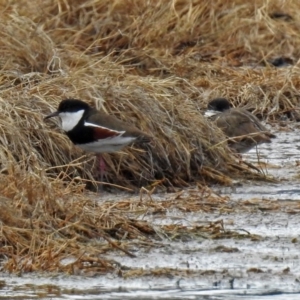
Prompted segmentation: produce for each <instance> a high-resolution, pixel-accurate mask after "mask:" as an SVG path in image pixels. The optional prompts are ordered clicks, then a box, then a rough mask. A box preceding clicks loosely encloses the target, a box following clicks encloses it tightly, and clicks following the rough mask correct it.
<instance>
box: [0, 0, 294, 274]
mask: <svg viewBox="0 0 300 300" xmlns="http://www.w3.org/2000/svg"><path fill="white" fill-rule="evenodd" d="M0 9H1V12H2V14H1V21H0V47H1V58H0V89H1V95H0V111H1V119H0V129H1V134H0V173H1V174H0V176H1V183H0V185H1V198H0V206H1V213H0V214H1V222H2V224H1V231H2V237H1V240H0V243H1V245H2V249H3V250H1V251H2V254H3V255H4V256H5V257H8V258H9V263H8V264H7V266H9V267H7V269H9V270H35V269H44V270H56V269H58V270H61V269H62V268H61V267H60V265H59V261H60V260H59V259H57V260H56V261H55V260H53V261H55V262H54V263H53V264H51V265H49V264H48V265H47V263H49V262H50V261H51V260H52V259H54V258H55V257H59V258H60V259H61V258H62V257H63V256H66V257H69V256H72V255H73V256H75V257H77V259H78V261H79V260H80V261H84V260H87V261H88V260H89V259H91V260H94V259H95V258H96V257H97V259H98V260H97V261H96V262H95V263H96V264H97V267H98V268H99V270H102V269H101V268H104V269H105V270H108V269H109V270H112V269H113V268H114V267H113V263H110V262H108V261H106V262H105V261H104V260H101V259H100V258H99V255H98V254H99V253H100V252H101V251H102V250H103V249H106V248H105V246H103V247H104V248H103V249H102V248H101V249H102V250H101V251H100V250H99V251H100V252H97V250H96V249H95V248H90V249H89V251H86V249H85V247H84V243H85V242H86V241H88V240H89V239H90V238H94V237H98V238H102V239H103V240H105V241H106V242H107V244H109V245H110V246H112V247H113V248H114V249H116V247H117V246H119V245H114V242H113V241H112V239H113V238H112V235H111V232H110V233H109V234H108V233H107V230H113V228H115V227H114V226H116V224H125V225H126V226H125V225H124V226H125V227H124V228H123V230H124V232H128V234H129V235H130V233H132V234H133V235H136V236H143V234H142V233H141V232H143V230H141V228H142V227H141V226H140V224H139V225H136V224H137V223H134V224H135V225H133V223H130V222H129V221H128V218H127V216H123V215H120V214H118V213H117V212H113V213H112V212H111V210H109V212H107V211H106V210H105V208H104V207H102V206H101V205H100V204H94V203H93V201H89V200H83V199H82V198H81V197H80V195H81V193H82V191H83V190H84V189H85V187H86V185H87V184H89V183H93V182H94V179H95V178H96V177H95V174H96V163H95V162H96V161H95V157H94V156H93V155H91V154H86V153H83V152H82V151H81V150H79V149H78V148H76V147H75V146H74V145H72V143H71V142H70V141H69V140H68V138H67V137H66V135H65V134H64V133H63V132H62V131H61V130H60V129H59V126H58V124H59V122H58V121H48V122H44V120H43V117H44V116H45V115H46V114H48V113H49V112H52V111H53V110H55V109H56V108H57V106H58V104H59V102H60V101H61V100H62V99H64V98H69V97H73V98H79V99H82V100H85V101H87V102H88V103H90V104H91V105H94V106H95V107H97V108H98V109H102V110H104V111H106V112H107V113H109V114H113V115H116V116H117V117H118V118H120V119H122V120H124V121H126V122H129V123H131V124H134V125H135V126H136V127H138V128H140V129H141V130H144V131H145V132H146V133H148V134H151V135H153V137H154V142H153V143H152V144H151V145H149V146H141V147H138V146H137V145H135V146H132V147H127V148H125V149H124V150H123V151H122V152H120V153H114V154H105V155H104V159H105V161H106V163H107V165H108V166H107V178H106V181H107V182H109V183H111V184H114V185H119V186H120V187H121V186H122V188H124V189H127V190H133V189H135V188H136V187H137V186H146V187H147V188H149V189H151V188H152V187H155V186H158V185H160V186H165V187H170V186H181V187H182V186H188V185H189V184H191V183H193V184H194V183H195V182H197V181H198V182H201V183H222V184H230V183H231V179H232V178H236V177H238V178H251V177H252V178H253V177H256V178H257V179H260V178H263V174H259V173H258V172H256V171H255V170H254V169H251V168H249V167H248V165H246V164H240V163H239V162H238V160H237V159H236V158H235V157H234V156H233V155H232V153H231V152H230V150H229V149H228V147H227V144H226V138H225V137H224V135H223V134H222V132H221V131H220V130H218V129H217V128H216V127H215V126H214V124H211V123H210V122H209V121H207V120H206V119H205V118H204V117H203V110H204V109H205V107H206V105H207V102H208V100H209V99H211V98H213V97H228V98H230V99H231V101H232V102H233V103H234V104H235V105H240V106H243V105H248V107H249V108H250V109H252V111H253V112H254V113H256V114H258V115H260V116H261V117H264V118H266V119H268V120H269V121H273V120H275V119H277V118H279V117H280V118H281V117H286V118H292V119H297V118H298V114H297V107H296V106H297V105H298V101H299V96H298V89H299V87H300V80H299V78H300V76H299V67H298V59H299V49H300V39H299V32H298V31H299V30H298V28H299V22H300V19H299V16H298V15H297V14H296V12H297V11H299V9H300V3H299V1H297V0H290V1H285V2H284V3H283V2H282V1H279V0H274V1H267V0H259V1H255V2H251V1H248V2H245V1H241V0H234V1H223V0H217V1H214V2H213V3H212V2H211V1H209V0H198V1H197V0H195V1H188V0H178V1H163V0H153V1H138V0H124V1H120V0H112V1H111V0H101V1H100V0H88V1H71V0H37V1H25V0H20V1H16V0H12V1H2V2H1V3H0ZM274 59H277V63H278V61H279V62H280V61H284V62H287V63H289V64H291V65H290V66H288V67H283V68H276V67H275V66H274V65H273V64H274ZM278 59H279V60H278ZM272 63H273V64H272ZM253 171H254V172H253ZM95 205H96V207H97V208H96V209H95V207H94V206H95ZM70 207H71V208H72V209H71V210H70V209H69V208H70ZM122 226H123V225H122ZM147 226H148V227H147ZM134 228H135V229H134ZM145 228H148V229H147V230H148V231H149V232H151V231H152V229H151V226H150V225H149V224H146V225H145ZM147 230H146V231H147ZM149 232H148V233H147V234H150V233H149ZM151 234H152V233H151ZM124 236H126V237H127V234H125V233H124ZM125 240H126V239H125ZM107 244H105V245H107ZM120 247H121V246H120ZM122 247H123V246H122ZM122 247H121V248H122ZM119 250H120V249H119ZM120 251H123V252H124V253H126V251H127V250H126V249H125V248H124V249H123V248H122V249H121V250H120ZM85 253H89V255H90V256H89V257H86V256H85V255H86V254H85ZM101 253H102V252H101ZM127 255H129V254H128V253H127ZM45 257H47V258H48V260H45ZM50 258H51V259H50ZM83 258H84V259H83ZM42 261H45V262H44V263H45V264H44V265H43V263H42ZM28 266H30V267H28ZM104 269H103V270H104Z"/></svg>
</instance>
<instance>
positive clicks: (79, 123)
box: [44, 99, 152, 181]
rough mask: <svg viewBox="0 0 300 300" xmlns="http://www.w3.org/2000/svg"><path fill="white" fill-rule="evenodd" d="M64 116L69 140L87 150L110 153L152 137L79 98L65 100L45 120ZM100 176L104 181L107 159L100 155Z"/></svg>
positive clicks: (63, 127)
mask: <svg viewBox="0 0 300 300" xmlns="http://www.w3.org/2000/svg"><path fill="white" fill-rule="evenodd" d="M52 117H60V119H61V128H62V129H63V130H64V131H65V132H66V134H67V136H68V137H69V139H70V140H71V141H72V142H73V143H74V144H75V145H76V146H78V147H80V148H81V149H83V150H85V151H87V152H95V153H110V152H116V151H119V150H121V149H122V148H123V147H125V146H127V145H129V144H131V143H133V142H141V143H148V142H150V141H151V140H152V137H151V136H150V135H148V134H146V133H144V132H142V131H141V130H139V129H137V128H135V127H134V126H132V125H130V124H127V123H124V122H122V121H120V120H119V119H117V118H116V117H114V116H111V115H107V114H105V113H104V112H101V111H98V110H96V109H94V108H92V107H91V106H90V105H89V104H87V103H86V102H83V101H81V100H77V99H65V100H62V101H61V102H60V104H59V106H58V109H57V111H55V112H53V113H51V114H49V115H48V116H46V117H45V118H44V119H45V120H46V119H49V118H52ZM99 165H100V177H101V181H103V174H104V171H105V162H104V160H103V158H102V156H101V155H99Z"/></svg>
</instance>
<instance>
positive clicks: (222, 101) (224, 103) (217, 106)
mask: <svg viewBox="0 0 300 300" xmlns="http://www.w3.org/2000/svg"><path fill="white" fill-rule="evenodd" d="M231 107H232V105H231V104H230V102H229V101H228V100H227V99H226V98H215V99H213V100H211V101H209V103H208V105H207V109H208V110H215V111H220V112H223V111H225V110H228V109H230V108H231Z"/></svg>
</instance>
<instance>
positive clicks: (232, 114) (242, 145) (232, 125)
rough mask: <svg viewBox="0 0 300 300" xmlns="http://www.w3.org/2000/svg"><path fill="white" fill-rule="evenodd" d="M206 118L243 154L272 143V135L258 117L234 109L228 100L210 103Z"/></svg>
mask: <svg viewBox="0 0 300 300" xmlns="http://www.w3.org/2000/svg"><path fill="white" fill-rule="evenodd" d="M205 116H206V117H209V118H210V119H211V120H212V121H213V122H215V124H216V125H217V127H219V128H220V129H221V130H222V131H223V133H224V134H225V135H226V136H227V137H228V138H229V140H228V145H229V147H230V148H231V149H233V150H234V151H235V152H237V153H239V154H241V153H245V152H248V151H250V150H251V149H252V148H254V147H256V146H257V145H259V144H262V143H271V139H272V138H275V137H276V135H274V134H272V133H271V132H270V131H269V130H268V129H267V128H266V127H265V126H264V125H262V124H261V122H260V121H259V120H258V118H257V117H256V116H254V115H253V114H252V113H250V112H249V111H247V110H246V109H243V108H233V107H232V105H231V103H230V102H229V101H228V100H227V99H226V98H215V99H212V100H211V101H209V102H208V105H207V111H206V113H205Z"/></svg>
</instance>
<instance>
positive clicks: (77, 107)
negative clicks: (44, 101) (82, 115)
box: [44, 99, 91, 120]
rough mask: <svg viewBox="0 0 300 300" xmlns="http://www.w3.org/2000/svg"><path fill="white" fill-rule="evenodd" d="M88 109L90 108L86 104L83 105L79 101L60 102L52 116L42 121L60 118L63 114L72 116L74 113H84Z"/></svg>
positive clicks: (67, 100)
mask: <svg viewBox="0 0 300 300" xmlns="http://www.w3.org/2000/svg"><path fill="white" fill-rule="evenodd" d="M89 109H91V107H90V106H89V105H88V104H87V103H85V102H83V101H81V100H77V99H65V100H62V101H61V102H60V103H59V106H58V109H57V111H55V112H53V113H52V114H50V115H48V116H46V117H45V118H44V119H45V120H46V119H49V118H53V117H58V116H62V115H63V114H65V113H68V114H74V113H77V112H79V111H82V110H83V111H84V112H86V111H88V110H89Z"/></svg>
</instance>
